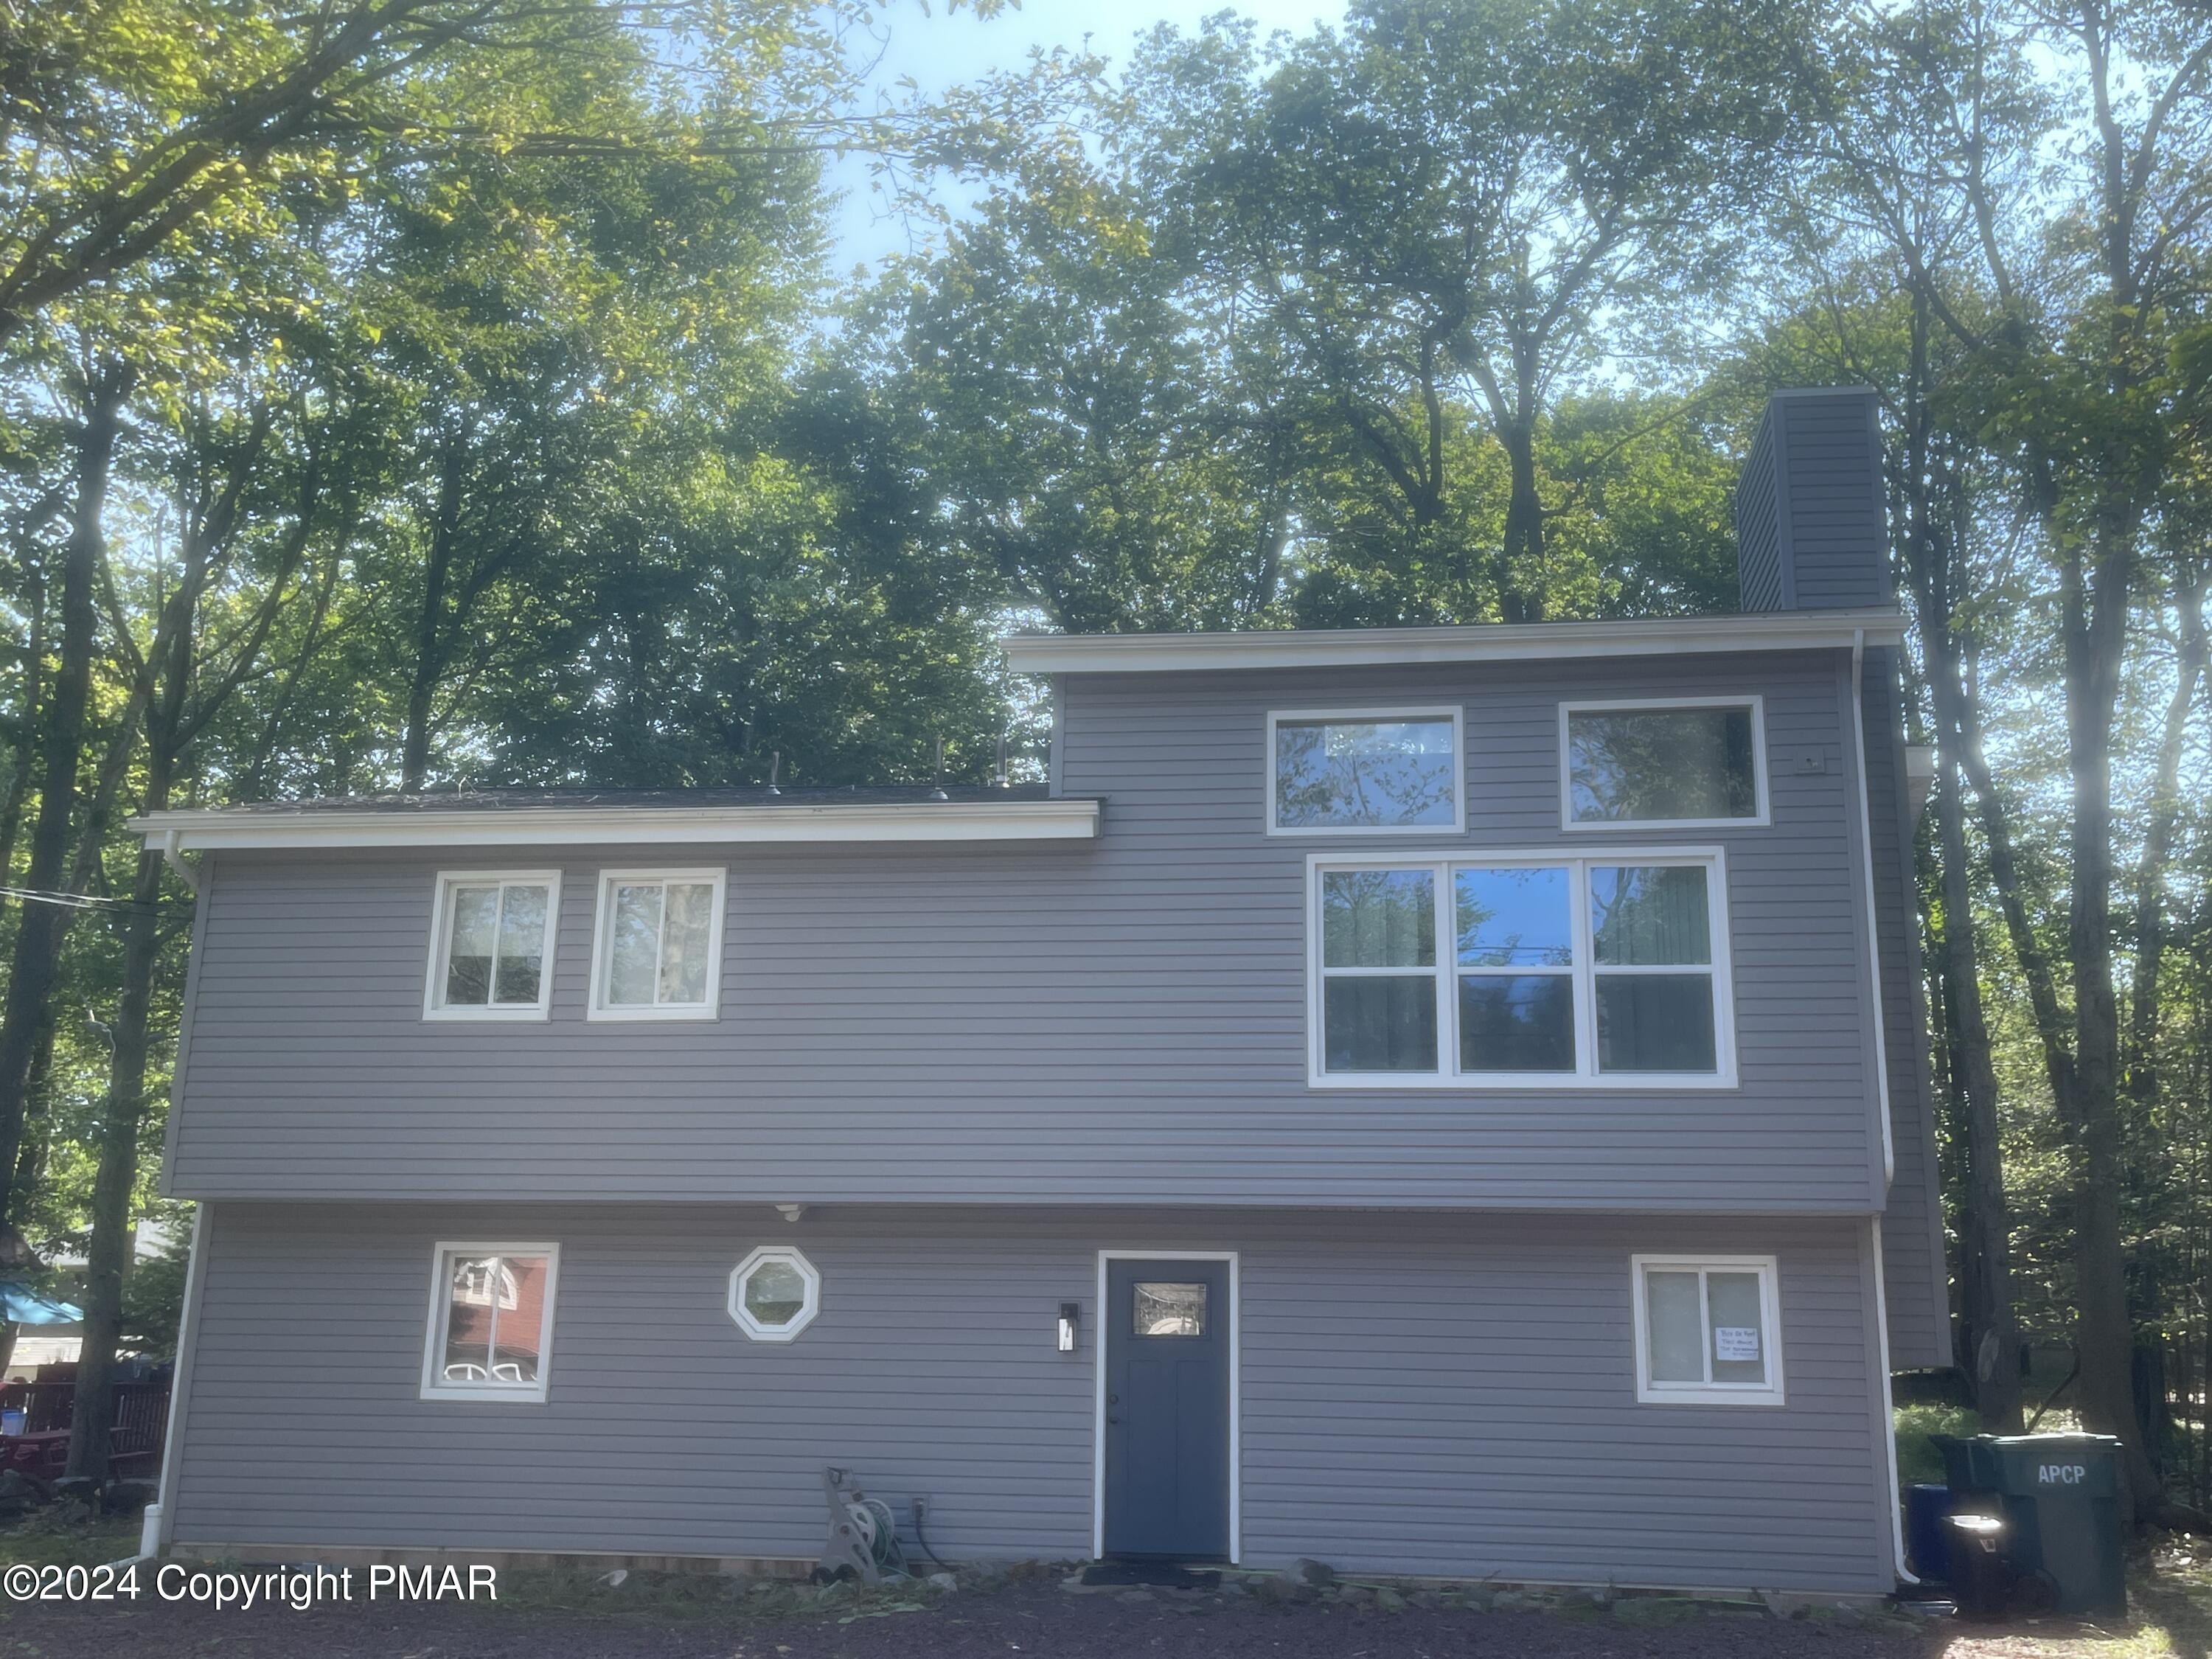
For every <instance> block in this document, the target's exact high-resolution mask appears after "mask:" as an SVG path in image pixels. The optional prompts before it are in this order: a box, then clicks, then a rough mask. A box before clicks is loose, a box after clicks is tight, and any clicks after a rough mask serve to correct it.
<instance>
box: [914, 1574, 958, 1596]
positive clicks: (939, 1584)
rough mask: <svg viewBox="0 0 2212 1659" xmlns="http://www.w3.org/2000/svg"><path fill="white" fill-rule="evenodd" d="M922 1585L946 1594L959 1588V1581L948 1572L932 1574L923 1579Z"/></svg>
mask: <svg viewBox="0 0 2212 1659" xmlns="http://www.w3.org/2000/svg"><path fill="white" fill-rule="evenodd" d="M922 1583H925V1584H928V1585H930V1586H931V1587H932V1588H933V1589H940V1590H944V1591H946V1592H947V1593H948V1594H949V1593H950V1592H951V1591H953V1590H957V1589H959V1588H960V1581H959V1580H958V1579H957V1578H955V1577H953V1576H952V1575H951V1573H949V1572H933V1573H932V1574H930V1575H929V1577H927V1578H925V1579H923V1580H922Z"/></svg>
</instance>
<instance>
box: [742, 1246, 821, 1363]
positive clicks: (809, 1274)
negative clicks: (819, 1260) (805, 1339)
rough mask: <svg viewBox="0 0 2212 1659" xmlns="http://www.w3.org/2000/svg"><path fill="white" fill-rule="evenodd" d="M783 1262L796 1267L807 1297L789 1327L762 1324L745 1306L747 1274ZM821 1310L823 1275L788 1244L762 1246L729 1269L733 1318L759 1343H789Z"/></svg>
mask: <svg viewBox="0 0 2212 1659" xmlns="http://www.w3.org/2000/svg"><path fill="white" fill-rule="evenodd" d="M769 1261H781V1262H783V1263H785V1264H786V1265H787V1266H788V1267H794V1268H796V1269H797V1270H798V1272H799V1278H800V1279H803V1280H804V1281H805V1285H806V1295H805V1300H803V1301H802V1302H801V1303H800V1304H799V1312H798V1313H797V1314H796V1315H794V1316H793V1318H792V1320H791V1322H790V1323H789V1324H787V1325H763V1324H762V1323H761V1322H760V1321H759V1320H757V1319H755V1318H754V1317H753V1316H752V1312H751V1310H750V1309H748V1308H747V1307H746V1306H745V1295H744V1290H745V1275H746V1274H747V1273H750V1272H752V1270H753V1269H754V1268H756V1267H759V1266H761V1265H762V1264H763V1263H764V1262H769ZM821 1311H822V1275H821V1273H818V1272H817V1270H816V1268H815V1266H814V1264H813V1263H812V1262H811V1261H808V1260H807V1259H806V1257H805V1255H804V1254H802V1253H801V1252H800V1251H799V1249H796V1248H795V1247H793V1246H792V1245H789V1244H763V1245H762V1246H761V1247H760V1248H759V1249H757V1250H755V1251H754V1252H753V1253H752V1254H751V1255H749V1256H747V1257H746V1258H745V1259H744V1261H740V1262H739V1263H738V1265H737V1266H736V1267H732V1268H731V1269H730V1317H731V1318H732V1320H734V1321H735V1322H737V1327H738V1329H739V1330H741V1331H743V1332H744V1334H746V1335H747V1336H749V1337H750V1338H752V1340H754V1341H756V1342H788V1341H790V1340H792V1339H793V1337H795V1336H797V1335H798V1334H799V1332H801V1331H803V1330H805V1328H807V1327H808V1326H809V1325H811V1324H812V1323H813V1322H814V1318H815V1316H816V1315H817V1314H818V1313H820V1312H821Z"/></svg>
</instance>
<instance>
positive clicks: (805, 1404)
mask: <svg viewBox="0 0 2212 1659" xmlns="http://www.w3.org/2000/svg"><path fill="white" fill-rule="evenodd" d="M1738 513H1739V526H1740V531H1741V546H1742V555H1741V557H1742V576H1743V609H1742V612H1741V614H1738V615H1729V616H1720V617H1698V618H1686V619H1685V618H1674V619H1667V620H1656V621H1620V622H1597V623H1555V624H1543V625H1535V626H1494V627H1450V628H1415V629H1384V630H1372V631H1359V632H1306V633H1280V632H1278V633H1237V634H1211V635H1204V634H1194V635H1115V636H1098V637H1066V636H1051V637H1046V636H1025V637H1021V638H1018V639H1016V640H1015V641H1012V644H1011V646H1010V652H1011V655H1012V661H1013V665H1014V666H1015V667H1016V668H1018V669H1020V670H1024V671H1029V672H1031V673H1036V674H1040V675H1045V676H1048V677H1050V679H1051V681H1052V684H1053V687H1054V709H1055V711H1056V723H1055V728H1054V737H1053V743H1052V753H1051V764H1050V773H1049V781H1048V782H1046V783H1044V784H1042V785H1032V786H1024V787H1011V788H982V789H977V788H965V789H948V790H945V791H941V792H939V791H933V790H930V789H927V788H889V789H879V790H868V789H853V790H836V791H815V790H805V789H796V788H794V789H789V790H786V791H784V792H782V793H776V792H775V791H773V790H763V789H748V790H738V791H711V792H698V793H667V794H622V793H607V794H586V793H489V794H470V793H459V794H444V795H436V796H425V797H421V798H416V799H392V800H385V799H379V800H362V801H350V802H348V801H334V802H311V803H304V804H295V805H266V806H252V807H242V808H235V809H223V810H216V811H175V812H164V813H161V814H157V815H155V816H154V817H149V818H148V819H145V820H143V822H142V824H141V826H140V827H141V828H142V829H143V833H144V834H145V835H146V836H147V837H148V838H149V841H150V842H153V843H155V844H156V845H160V846H162V847H164V848H167V849H168V850H169V851H170V852H171V853H172V854H173V856H174V857H175V858H176V859H177V860H178V861H179V863H180V864H181V865H183V866H187V867H189V868H191V870H192V871H193V872H194V878H195V880H196V883H197V889H198V895H199V898H198V912H197V923H196V927H195V932H194V935H193V941H192V957H191V980H190V983H189V987H188V989H187V993H186V999H185V1027H184V1035H183V1043H182V1049H181V1053H180V1054H179V1062H178V1073H177V1085H176V1091H175V1103H174V1109H173V1115H172V1117H171V1120H170V1129H169V1137H170V1138H169V1145H168V1148H167V1167H166V1173H165V1182H166V1188H167V1191H168V1192H170V1193H172V1194H176V1195H178V1196H180V1197H185V1198H189V1199H192V1200H197V1202H198V1206H199V1209H198V1213H199V1218H200V1219H199V1225H198V1231H197V1243H196V1249H195V1253H194V1261H193V1271H192V1274H191V1284H190V1289H189V1291H188V1297H187V1300H188V1307H187V1310H186V1321H185V1335H184V1340H183V1344H182V1349H183V1352H182V1354H181V1358H180V1364H179V1384H178V1389H177V1392H176V1397H175V1405H174V1421H173V1435H172V1439H171V1448H170V1452H169V1457H168V1463H167V1468H166V1470H165V1472H164V1480H163V1491H162V1499H163V1509H162V1517H161V1529H162V1531H163V1532H164V1533H165V1534H166V1537H165V1539H164V1542H165V1543H167V1545H169V1546H170V1547H174V1548H176V1549H179V1550H182V1551H188V1552H191V1553H202V1554H230V1555H239V1556H243V1557H246V1558H249V1559H250V1558H254V1557H262V1558H267V1557H270V1556H283V1557H286V1558H292V1559H296V1558H298V1557H300V1556H302V1555H317V1554H320V1555H323V1556H326V1557H327V1556H331V1555H334V1554H336V1553H339V1552H343V1551H349V1550H371V1551H404V1550H422V1549H433V1548H451V1549H458V1550H467V1551H470V1552H483V1553H492V1552H526V1553H544V1552H550V1553H579V1554H588V1555H593V1556H628V1557H696V1558H702V1559H713V1560H719V1561H724V1562H730V1561H750V1562H787V1561H793V1560H807V1559H811V1558H812V1557H813V1555H814V1553H816V1551H817V1549H818V1548H819V1547H820V1543H821V1540H822V1537H823V1531H824V1524H825V1515H824V1511H823V1497H822V1488H821V1471H822V1469H823V1467H824V1466H825V1465H830V1464H835V1465H838V1466H841V1467H844V1468H849V1469H851V1470H852V1471H854V1474H855V1476H856V1478H858V1479H859V1480H860V1481H861V1482H862V1483H863V1484H864V1485H865V1486H866V1489H867V1490H868V1491H869V1492H871V1493H872V1494H873V1495H875V1496H877V1497H879V1498H884V1499H885V1500H887V1501H889V1502H890V1504H892V1506H893V1508H894V1510H895V1511H896V1513H897V1514H898V1515H899V1516H900V1517H901V1519H902V1522H903V1521H904V1519H905V1517H906V1516H907V1515H908V1510H909V1501H910V1500H911V1499H912V1498H925V1499H926V1500H927V1505H928V1511H927V1513H928V1537H929V1541H930V1543H931V1544H932V1545H933V1547H934V1548H935V1550H936V1551H937V1553H939V1554H940V1555H942V1556H945V1557H947V1558H966V1559H977V1558H989V1557H1006V1558H1013V1557H1044V1558H1071V1557H1073V1558H1087V1557H1091V1556H1094V1555H1101V1554H1103V1555H1129V1556H1139V1557H1156V1558H1170V1559H1178V1560H1202V1559H1218V1560H1227V1561H1231V1562H1239V1563H1244V1564H1249V1565H1255V1566H1265V1565H1271V1564H1280V1563H1284V1562H1286V1561H1288V1560H1290V1559H1291V1558H1293V1557H1297V1556H1300V1555H1308V1556H1314V1557H1318V1558H1321V1559H1327V1560H1329V1561H1332V1562H1334V1563H1336V1564H1338V1565H1340V1566H1342V1567H1346V1568H1352V1569H1359V1570H1364V1571H1376V1572H1395V1573H1402V1574H1407V1575H1435V1576H1442V1577H1455V1578H1466V1579H1472V1578H1478V1577H1496V1578H1499V1579H1504V1580H1516V1581H1596V1582H1605V1581H1610V1582H1613V1583H1620V1584H1643V1585H1658V1586H1727V1587H1735V1588H1745V1587H1756V1588H1772V1589H1820V1590H1828V1591H1838V1592H1843V1591H1878V1590H1886V1589H1889V1588H1890V1587H1891V1586H1892V1585H1893V1583H1894V1581H1895V1577H1896V1574H1897V1572H1898V1571H1899V1565H1898V1526H1897V1512H1896V1492H1895V1486H1896V1473H1895V1466H1894V1460H1893V1456H1892V1453H1891V1439H1890V1432H1889V1399H1888V1377H1889V1374H1890V1372H1891V1371H1892V1370H1896V1369H1904V1368H1906V1367H1917V1366H1931V1365H1938V1364H1946V1363H1948V1325H1947V1316H1946V1294H1945V1288H1944V1271H1943V1261H1942V1246H1941V1239H1940V1237H1939V1231H1938V1218H1937V1211H1936V1193H1935V1184H1934V1183H1935V1167H1934V1158H1933V1153H1932V1145H1931V1130H1930V1121H1929V1082H1928V1078H1927V1068H1926V1064H1925V1058H1924V1052H1923V1026H1922V1014H1921V1010H1920V1007H1919V1003H1918V992H1917V963H1916V960H1915V951H1916V942H1915V933H1914V928H1913V926H1912V923H1911V915H1912V912H1911V903H1910V900H1909V893H1908V886H1907V882H1908V868H1909V847H1910V842H1911V825H1910V817H1911V812H1912V811H1913V810H1914V803H1913V802H1912V799H1911V795H1912V790H1911V782H1910V781H1909V779H1908V769H1907V764H1906V757H1905V750H1904V748H1903V744H1902V733H1901V731H1900V715H1899V694H1898V683H1897V682H1898V648H1899V641H1900V638H1901V625H1900V623H1899V617H1898V615H1897V612H1896V611H1895V608H1894V606H1893V602H1892V598H1891V592H1890V586H1889V582H1888V579H1887V574H1886V562H1885V556H1884V551H1883V536H1882V507H1881V481H1880V473H1879V467H1878V453H1877V448H1876V441H1875V432H1874V428H1873V415H1872V407H1871V403H1870V400H1869V398H1868V397H1867V396H1865V395H1864V394H1861V393H1857V392H1807V393H1796V394H1790V395H1786V396H1784V397H1783V398H1778V399H1777V400H1776V401H1775V403H1774V404H1773V405H1772V407H1771V410H1770V413H1769V416H1768V419H1767V422H1766V424H1765V428H1764V429H1763V431H1762V433H1761V435H1760V438H1759V445H1758V447H1757V448H1756V450H1755V451H1754V453H1753V458H1752V460H1751V464H1750V466H1749V469H1748V471H1747V475H1746V477H1745V480H1744V483H1743V486H1742V489H1741V499H1740V502H1739V508H1738Z"/></svg>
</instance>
